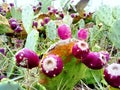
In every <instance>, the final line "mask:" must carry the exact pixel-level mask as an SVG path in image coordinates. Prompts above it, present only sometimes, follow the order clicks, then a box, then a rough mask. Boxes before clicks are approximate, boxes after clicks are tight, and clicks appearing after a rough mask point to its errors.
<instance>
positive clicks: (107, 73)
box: [104, 63, 120, 88]
mask: <svg viewBox="0 0 120 90" xmlns="http://www.w3.org/2000/svg"><path fill="white" fill-rule="evenodd" d="M104 78H105V80H106V82H107V83H108V84H109V85H111V86H112V87H115V88H120V64H117V63H112V64H110V65H108V66H107V67H106V68H105V69H104Z"/></svg>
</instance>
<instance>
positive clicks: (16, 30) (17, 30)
mask: <svg viewBox="0 0 120 90" xmlns="http://www.w3.org/2000/svg"><path fill="white" fill-rule="evenodd" d="M14 31H15V32H16V33H20V32H21V31H22V28H21V27H20V26H19V25H18V26H17V27H16V28H15V30H14Z"/></svg>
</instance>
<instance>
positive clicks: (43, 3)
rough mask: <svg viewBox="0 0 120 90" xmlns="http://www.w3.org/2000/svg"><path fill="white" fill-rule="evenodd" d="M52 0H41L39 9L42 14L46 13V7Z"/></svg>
mask: <svg viewBox="0 0 120 90" xmlns="http://www.w3.org/2000/svg"><path fill="white" fill-rule="evenodd" d="M52 1H53V0H47V1H46V0H41V2H42V8H41V10H40V11H41V12H43V13H46V12H47V11H48V9H47V7H48V6H51V2H52Z"/></svg>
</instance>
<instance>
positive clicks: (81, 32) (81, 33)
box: [77, 28, 88, 40]
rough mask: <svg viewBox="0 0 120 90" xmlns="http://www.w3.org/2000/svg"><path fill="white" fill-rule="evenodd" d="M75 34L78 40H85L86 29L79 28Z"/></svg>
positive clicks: (86, 35) (86, 36)
mask: <svg viewBox="0 0 120 90" xmlns="http://www.w3.org/2000/svg"><path fill="white" fill-rule="evenodd" d="M77 36H78V39H80V40H86V39H87V38H88V30H87V29H84V28H82V29H80V30H79V31H78V34H77Z"/></svg>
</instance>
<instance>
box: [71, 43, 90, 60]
mask: <svg viewBox="0 0 120 90" xmlns="http://www.w3.org/2000/svg"><path fill="white" fill-rule="evenodd" d="M88 53H89V46H88V44H87V43H86V42H85V41H78V42H77V43H75V44H74V46H73V48H72V54H73V55H74V56H75V57H76V58H78V59H83V58H85V57H86V56H87V55H88Z"/></svg>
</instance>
